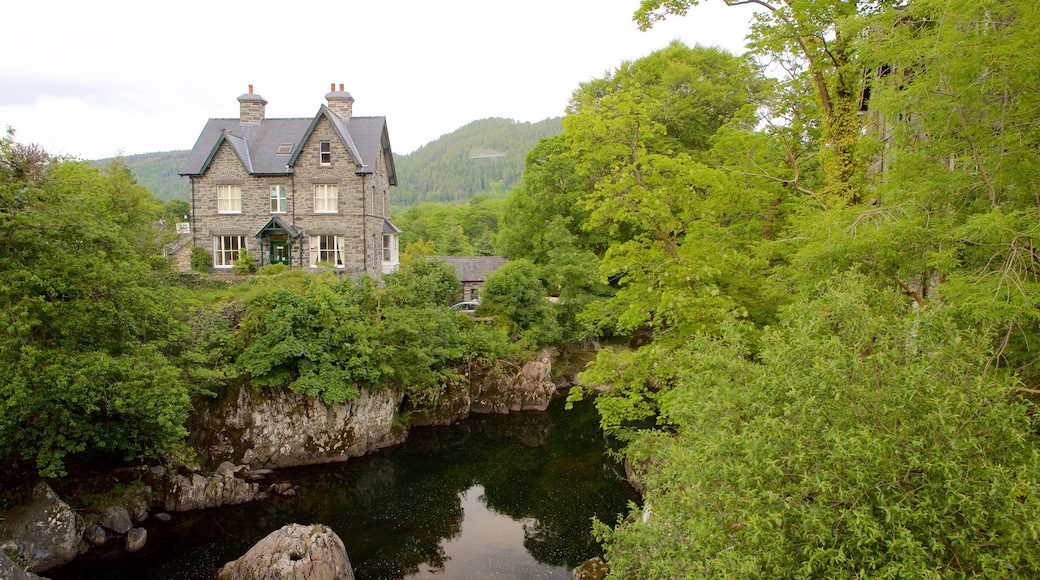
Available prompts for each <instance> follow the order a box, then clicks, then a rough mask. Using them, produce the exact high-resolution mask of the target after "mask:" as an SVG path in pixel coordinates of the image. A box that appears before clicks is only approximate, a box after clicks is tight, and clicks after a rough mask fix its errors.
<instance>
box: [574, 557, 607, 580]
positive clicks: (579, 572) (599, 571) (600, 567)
mask: <svg viewBox="0 0 1040 580" xmlns="http://www.w3.org/2000/svg"><path fill="white" fill-rule="evenodd" d="M607 574H610V566H608V565H607V564H606V562H604V561H603V559H602V558H600V557H599V556H597V557H595V558H592V559H591V560H586V561H584V562H582V564H581V566H578V567H577V568H575V569H574V571H573V572H571V578H572V579H573V580H603V579H604V578H606V577H607Z"/></svg>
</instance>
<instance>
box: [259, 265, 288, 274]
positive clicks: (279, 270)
mask: <svg viewBox="0 0 1040 580" xmlns="http://www.w3.org/2000/svg"><path fill="white" fill-rule="evenodd" d="M288 271H289V266H286V265H285V264H268V265H266V266H264V267H262V268H260V269H259V270H257V271H256V273H257V274H260V275H261V276H277V275H279V274H284V273H286V272H288Z"/></svg>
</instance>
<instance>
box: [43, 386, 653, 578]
mask: <svg viewBox="0 0 1040 580" xmlns="http://www.w3.org/2000/svg"><path fill="white" fill-rule="evenodd" d="M277 475H278V477H280V478H283V479H285V480H287V481H290V482H291V483H293V484H294V485H296V486H297V493H296V495H295V496H293V497H277V498H272V499H271V500H268V501H265V502H259V503H256V504H252V505H248V506H239V507H235V508H226V509H219V510H207V511H204V512H198V513H188V514H175V515H174V518H175V519H174V522H172V523H170V524H152V525H150V526H149V530H148V538H149V539H148V544H147V545H146V547H145V549H144V550H143V551H142V552H139V553H137V554H131V555H126V554H122V553H120V551H119V550H113V551H112V552H111V554H108V555H106V554H104V553H102V552H92V553H91V554H90V555H88V558H89V559H87V560H80V561H77V562H74V563H73V565H71V566H69V567H67V568H66V569H64V570H60V571H57V572H55V573H52V574H49V575H50V576H51V577H52V578H55V579H56V580H60V579H63V578H106V577H107V578H116V577H124V578H130V577H133V578H164V579H165V578H186V579H187V578H212V577H213V576H214V573H215V570H216V569H217V568H218V567H219V566H220V565H221V564H223V563H224V562H227V561H230V560H233V559H235V558H237V557H239V556H241V555H242V554H243V553H245V551H246V550H248V549H249V547H250V546H252V545H253V543H255V542H256V541H258V540H259V539H260V538H262V537H264V536H265V535H267V534H268V533H270V532H271V531H273V530H275V529H278V528H280V527H282V526H283V525H286V524H288V523H293V522H295V523H301V524H310V523H323V524H326V525H328V526H330V527H331V528H332V529H333V530H335V532H336V533H337V534H338V535H339V536H340V538H342V539H343V543H344V544H345V545H346V548H347V553H348V554H349V556H350V561H351V564H352V565H353V567H354V570H355V575H356V576H357V578H358V579H359V580H364V579H367V578H392V579H402V578H411V577H415V578H421V577H427V576H431V575H436V576H437V577H438V578H492V577H496V576H497V577H501V578H556V577H559V578H566V577H567V576H568V575H569V573H568V570H569V569H570V568H573V567H575V566H577V565H578V564H580V563H581V562H583V561H584V560H586V559H588V558H590V557H592V556H594V555H597V554H598V553H599V547H598V546H597V545H596V543H595V541H594V540H593V539H592V537H591V535H590V533H589V529H590V523H589V522H590V518H591V517H592V516H594V515H595V516H597V517H599V518H600V519H603V520H606V521H611V522H612V521H614V520H615V519H616V517H617V514H619V513H621V512H623V511H625V510H626V504H627V502H628V501H629V500H630V499H634V495H633V494H632V492H631V490H630V489H629V488H628V486H627V485H626V484H625V483H624V482H623V481H622V480H621V474H620V472H619V469H618V466H616V465H615V464H614V463H613V462H612V461H611V460H610V459H609V458H607V457H606V447H605V445H604V442H603V438H602V436H601V435H600V431H599V428H598V417H597V415H596V411H595V409H594V408H593V407H591V406H590V405H589V404H584V405H581V406H579V407H578V408H577V409H576V410H575V411H564V410H563V408H562V401H557V402H556V403H554V404H553V405H552V406H551V407H550V409H549V411H548V412H546V413H519V414H512V415H507V416H478V417H476V418H473V419H470V420H467V421H465V422H463V423H462V424H460V425H456V426H453V427H444V428H432V429H420V430H415V431H413V432H412V435H411V437H410V439H409V441H408V443H406V444H405V445H403V446H401V447H398V448H396V449H393V450H389V451H387V452H383V453H379V454H375V455H372V456H368V457H365V458H361V459H356V460H351V461H349V462H347V463H344V464H340V465H333V466H322V467H313V468H300V469H293V470H283V471H279V472H278V473H277ZM434 573H435V574H434Z"/></svg>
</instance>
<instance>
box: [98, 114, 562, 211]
mask: <svg viewBox="0 0 1040 580" xmlns="http://www.w3.org/2000/svg"><path fill="white" fill-rule="evenodd" d="M562 130H563V128H562V125H561V121H560V119H559V118H558V117H557V118H553V119H546V120H544V121H539V122H537V123H518V122H515V121H513V120H511V119H498V118H492V119H482V120H480V121H474V122H472V123H470V124H468V125H466V126H464V127H462V128H460V129H457V130H455V131H453V132H452V133H449V134H447V135H443V136H441V137H440V138H438V139H436V140H434V141H431V142H430V143H427V144H426V145H423V146H422V147H420V148H418V149H416V150H415V151H413V152H412V153H410V154H408V155H394V165H395V166H396V168H397V183H398V185H397V188H396V191H391V192H390V197H391V201H392V203H393V205H394V206H395V207H409V206H414V205H418V204H420V203H422V202H425V201H450V202H463V201H466V200H468V199H469V198H471V197H473V196H474V195H476V194H478V193H486V194H487V195H488V196H489V197H503V196H505V194H506V193H507V192H508V191H509V190H510V189H511V188H513V187H514V186H515V185H516V184H517V183H519V182H520V177H521V175H523V172H524V157H526V156H527V152H528V151H530V150H531V149H532V148H533V147H534V146H535V145H536V144H537V143H538V140H539V139H543V138H545V137H552V136H554V135H559V134H560V132H561V131H562ZM187 156H188V151H166V152H161V153H142V154H140V155H128V156H126V157H124V160H125V161H126V164H127V165H129V166H130V169H131V170H133V172H134V175H135V176H137V180H138V181H139V182H140V183H141V184H142V185H144V186H145V187H147V188H148V189H151V190H152V191H153V192H154V193H155V195H156V197H158V198H159V199H160V200H162V201H169V200H171V199H182V200H188V196H189V194H190V189H189V188H190V186H189V184H188V179H187V178H185V177H181V176H179V175H177V172H178V171H180V168H181V165H182V164H183V163H184V159H185V158H186V157H187ZM109 160H110V159H100V160H97V161H93V162H92V163H93V164H94V165H97V166H99V167H102V166H104V165H105V164H106V163H107V162H108V161H109Z"/></svg>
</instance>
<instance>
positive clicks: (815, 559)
mask: <svg viewBox="0 0 1040 580" xmlns="http://www.w3.org/2000/svg"><path fill="white" fill-rule="evenodd" d="M902 305H903V301H902V300H901V299H899V297H898V296H896V295H895V294H894V293H892V292H891V291H889V290H876V289H874V288H873V287H872V286H871V284H870V283H869V282H868V281H867V280H866V279H864V278H862V277H856V276H853V277H849V278H848V279H847V280H845V281H841V282H837V283H834V284H832V285H831V286H830V287H829V288H827V289H825V290H824V292H823V294H822V295H821V296H820V297H819V298H817V299H815V300H812V301H808V302H805V303H803V304H800V305H798V306H796V307H792V308H791V309H790V310H789V311H788V313H787V314H786V315H785V317H784V320H783V322H782V324H781V325H780V326H779V327H778V328H775V329H773V330H771V331H770V332H768V333H767V334H766V336H765V337H764V338H763V346H762V348H761V350H760V351H759V354H758V356H757V360H756V361H753V360H751V359H749V358H748V357H747V349H746V347H745V346H744V344H743V341H742V339H741V337H740V336H739V335H735V334H730V335H728V336H725V337H723V338H709V337H706V336H703V335H702V336H700V337H699V338H697V339H696V340H695V341H694V342H692V343H691V344H690V345H689V346H688V347H687V348H685V349H683V352H682V354H681V355H676V356H674V357H673V361H674V362H675V363H676V365H675V366H674V367H673V368H672V371H671V372H672V374H673V378H672V380H673V381H674V388H673V389H671V390H670V392H669V393H668V394H666V395H664V396H663V397H661V399H660V402H661V413H662V414H663V415H664V416H665V417H666V418H667V421H668V422H669V423H670V424H672V425H673V426H674V427H673V429H672V431H671V432H660V431H642V432H639V433H638V434H635V435H634V436H633V438H632V444H631V445H630V446H629V448H628V450H627V452H626V453H627V454H628V456H629V458H630V459H631V460H632V461H634V462H635V463H636V465H644V466H650V465H652V467H651V468H649V469H644V470H643V471H644V480H645V483H646V484H647V485H648V489H649V490H650V491H649V493H648V494H647V497H646V505H647V506H648V507H647V514H648V515H647V516H646V517H639V514H638V513H635V514H633V516H634V517H633V518H630V519H628V520H627V521H625V522H624V523H622V524H621V525H620V527H619V528H618V529H617V531H611V530H609V529H608V528H605V527H604V526H599V533H600V534H601V535H602V537H603V538H604V539H605V541H606V546H607V550H608V551H607V555H608V558H609V560H610V562H611V565H612V567H613V569H612V575H613V576H615V577H647V578H649V577H677V576H682V577H783V578H791V577H820V576H826V577H831V578H854V577H864V576H871V577H936V578H938V577H946V576H949V575H956V576H961V575H972V576H974V575H980V576H983V577H1009V576H1014V575H1018V574H1021V573H1022V572H1023V571H1024V570H1036V569H1038V568H1037V567H1038V566H1040V559H1038V556H1037V552H1036V550H1035V538H1036V535H1037V533H1038V532H1040V530H1038V526H1037V521H1038V518H1037V516H1038V513H1037V511H1038V506H1040V504H1038V503H1037V498H1038V497H1040V495H1038V493H1040V477H1038V475H1037V474H1038V473H1040V470H1038V467H1040V463H1038V461H1040V456H1038V455H1037V453H1036V446H1037V443H1038V441H1037V440H1036V435H1035V427H1034V425H1032V422H1031V420H1030V419H1029V418H1028V415H1027V413H1026V410H1027V409H1026V406H1025V405H1024V404H1023V403H1022V402H1021V400H1020V399H1017V398H1016V397H1014V396H1012V395H1011V391H1012V389H1014V388H1015V387H1016V385H1017V382H1016V381H1015V380H1014V379H1012V378H1010V377H1008V376H1007V375H1006V374H991V375H989V376H985V377H981V376H979V374H978V369H979V367H980V365H981V364H982V363H984V361H985V356H986V350H987V347H986V343H987V341H986V340H985V337H982V336H979V335H977V334H975V333H972V332H966V331H963V330H961V329H958V328H957V324H956V320H955V318H954V317H953V316H951V314H952V311H951V310H950V309H949V308H945V307H939V308H935V309H917V310H914V311H912V312H904V311H903V308H902ZM675 530H683V533H682V534H677V533H675ZM646 555H652V557H650V558H647V557H646Z"/></svg>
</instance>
